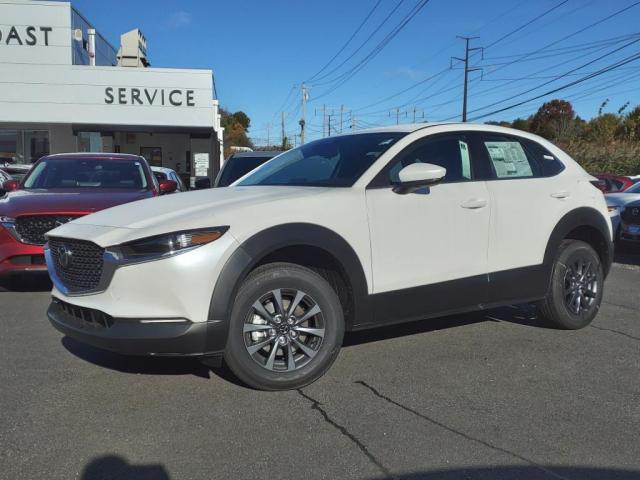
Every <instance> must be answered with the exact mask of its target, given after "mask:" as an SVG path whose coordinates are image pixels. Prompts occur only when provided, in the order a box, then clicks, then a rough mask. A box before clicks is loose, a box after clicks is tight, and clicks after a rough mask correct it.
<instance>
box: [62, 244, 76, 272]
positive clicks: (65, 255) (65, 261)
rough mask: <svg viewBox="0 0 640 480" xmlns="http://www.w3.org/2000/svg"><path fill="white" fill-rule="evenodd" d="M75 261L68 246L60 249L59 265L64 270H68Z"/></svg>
mask: <svg viewBox="0 0 640 480" xmlns="http://www.w3.org/2000/svg"><path fill="white" fill-rule="evenodd" d="M72 259H73V253H72V252H71V250H69V249H68V248H67V247H66V246H64V245H63V246H62V247H59V248H58V264H59V265H60V266H61V267H62V268H67V267H69V265H71V261H72Z"/></svg>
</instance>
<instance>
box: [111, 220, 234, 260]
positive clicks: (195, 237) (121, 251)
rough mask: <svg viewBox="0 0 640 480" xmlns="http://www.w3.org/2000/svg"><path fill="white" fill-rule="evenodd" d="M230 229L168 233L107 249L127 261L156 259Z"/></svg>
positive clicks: (216, 237) (203, 229)
mask: <svg viewBox="0 0 640 480" xmlns="http://www.w3.org/2000/svg"><path fill="white" fill-rule="evenodd" d="M228 229H229V227H214V228H199V229H196V230H185V231H180V232H173V233H166V234H163V235H156V236H153V237H147V238H142V239H140V240H134V241H132V242H127V243H123V244H121V245H118V246H117V247H113V248H109V249H107V250H108V251H110V252H111V253H113V254H115V255H116V256H117V257H118V259H119V260H122V261H125V262H127V261H131V262H136V261H146V260H155V259H159V258H164V257H168V256H172V255H176V254H178V253H183V252H186V251H189V250H193V249H194V248H198V247H200V246H202V245H206V244H207V243H211V242H214V241H216V240H217V239H219V238H220V237H221V236H222V235H224V233H225V232H226V231H227V230H228Z"/></svg>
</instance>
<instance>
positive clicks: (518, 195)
mask: <svg viewBox="0 0 640 480" xmlns="http://www.w3.org/2000/svg"><path fill="white" fill-rule="evenodd" d="M594 180H595V179H594V178H593V177H591V176H590V175H588V174H587V173H585V171H584V170H583V169H582V168H581V167H580V166H579V165H578V164H577V163H576V162H574V161H573V160H572V159H571V158H570V157H569V156H568V155H567V154H566V153H564V152H563V151H561V150H560V149H559V148H558V147H556V146H555V145H553V144H551V143H549V142H548V141H546V140H544V139H542V138H540V137H537V136H535V135H532V134H529V133H525V132H521V131H517V130H511V129H506V128H501V127H495V126H488V125H473V124H465V123H462V124H419V125H406V126H397V127H389V128H381V129H375V130H365V131H358V132H354V133H351V134H347V135H340V136H335V137H330V138H324V139H321V140H317V141H313V142H310V143H308V144H305V145H302V146H301V147H298V148H295V149H293V150H289V151H288V152H285V153H283V154H281V155H279V156H277V157H275V158H274V159H272V160H270V161H269V162H267V163H265V164H264V165H262V166H261V167H259V168H258V169H256V170H254V171H252V172H250V173H249V174H247V175H245V176H244V177H242V178H240V179H239V180H238V181H236V182H235V183H234V184H232V186H230V187H229V188H224V189H212V190H201V191H195V192H188V193H185V194H182V195H169V196H166V197H160V198H154V199H151V200H143V201H139V202H134V203H131V204H127V205H125V206H120V207H115V208H111V209H108V210H104V211H101V212H99V213H96V214H92V215H88V216H86V217H82V218H79V219H77V220H74V221H72V222H70V223H67V224H65V225H63V226H61V227H59V228H56V229H55V230H53V231H51V232H50V233H49V234H48V245H47V248H46V260H47V265H48V270H49V274H50V276H51V278H52V280H53V284H54V288H53V292H52V296H53V299H52V303H51V305H50V307H49V311H48V317H49V319H50V321H51V323H52V324H53V325H54V326H55V327H56V328H57V329H58V330H60V331H61V332H62V333H64V334H65V335H68V336H70V337H73V338H75V339H77V340H79V341H81V342H85V343H88V344H91V345H93V346H96V347H99V348H103V349H107V350H111V351H115V352H120V353H122V354H130V355H157V356H195V357H200V358H201V359H202V360H203V361H204V362H205V363H209V364H211V363H213V362H214V360H215V359H219V358H221V357H223V358H224V361H225V362H226V363H227V364H228V366H229V367H230V368H231V370H232V371H233V372H234V373H235V374H236V375H237V376H238V377H239V378H240V379H241V380H242V381H244V382H245V383H246V384H248V385H250V386H252V387H255V388H260V389H266V390H282V389H291V388H299V387H301V386H303V385H306V384H308V383H310V382H312V381H314V380H316V379H317V378H318V377H320V376H321V375H322V374H323V373H324V372H326V371H327V369H328V368H329V367H330V365H331V364H332V362H333V361H334V360H335V358H336V356H337V355H338V352H339V350H340V347H341V344H342V339H343V334H344V332H345V330H346V331H352V330H359V329H365V328H371V327H377V326H380V325H388V324H393V323H399V322H406V321H412V320H421V319H426V318H430V317H435V316H441V315H445V314H451V313H457V312H466V311H472V310H482V309H486V308H492V307H496V306H499V305H508V304H517V303H523V302H538V304H539V306H540V311H541V312H542V314H543V315H544V317H546V318H547V319H548V321H549V322H551V323H552V324H553V325H555V326H557V327H559V328H565V329H578V328H581V327H584V326H586V325H587V324H589V323H590V322H591V321H592V319H593V318H594V316H595V315H596V314H597V312H598V309H599V307H600V303H601V300H602V294H603V282H604V280H605V277H606V275H607V273H608V271H609V268H610V265H611V261H612V241H611V240H612V235H611V226H610V222H609V221H608V213H607V206H606V204H605V200H604V198H603V195H602V193H601V192H600V191H599V190H598V189H597V188H596V187H595V186H594V185H593V184H592V182H593V181H594Z"/></svg>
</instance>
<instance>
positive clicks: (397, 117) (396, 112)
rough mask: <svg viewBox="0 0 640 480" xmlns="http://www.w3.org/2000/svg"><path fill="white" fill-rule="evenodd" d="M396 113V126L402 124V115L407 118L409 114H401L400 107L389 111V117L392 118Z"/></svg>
mask: <svg viewBox="0 0 640 480" xmlns="http://www.w3.org/2000/svg"><path fill="white" fill-rule="evenodd" d="M393 112H395V114H396V125H398V124H400V113H404V116H405V117H406V116H407V112H401V111H400V107H396V108H394V109H393V110H389V116H391V114H392V113H393Z"/></svg>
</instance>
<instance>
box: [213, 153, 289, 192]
mask: <svg viewBox="0 0 640 480" xmlns="http://www.w3.org/2000/svg"><path fill="white" fill-rule="evenodd" d="M281 153H282V152H277V151H273V152H238V153H234V154H233V155H231V156H230V157H229V158H227V161H226V162H224V165H223V166H222V169H221V170H220V172H219V173H218V176H217V177H216V181H215V183H214V184H213V186H214V187H228V186H229V185H231V184H232V183H233V182H235V181H236V180H238V179H239V178H240V177H243V176H244V175H246V174H247V173H249V172H250V171H251V170H253V169H255V168H258V167H259V166H260V165H262V164H263V163H266V162H267V161H268V160H271V159H272V158H273V157H275V156H276V155H280V154H281Z"/></svg>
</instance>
